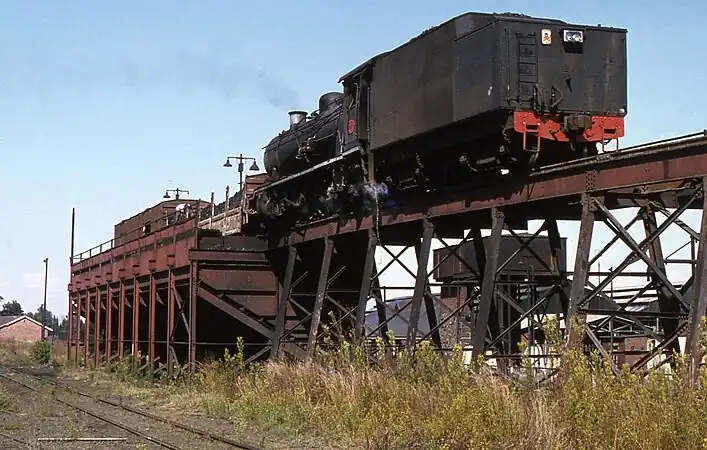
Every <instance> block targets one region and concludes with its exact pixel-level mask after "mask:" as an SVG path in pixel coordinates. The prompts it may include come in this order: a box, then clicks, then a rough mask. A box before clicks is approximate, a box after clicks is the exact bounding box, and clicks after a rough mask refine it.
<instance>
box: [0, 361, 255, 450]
mask: <svg viewBox="0 0 707 450" xmlns="http://www.w3.org/2000/svg"><path fill="white" fill-rule="evenodd" d="M3 368H4V369H6V370H9V371H11V372H14V373H16V374H22V375H24V376H26V377H28V378H31V379H33V380H36V381H37V382H39V383H40V384H47V385H50V386H53V387H58V388H60V389H64V390H65V391H67V392H71V393H73V394H76V395H80V396H82V397H85V398H88V399H91V400H93V401H94V402H98V403H102V404H105V405H110V406H113V407H115V408H119V409H122V410H124V411H128V412H131V413H133V414H137V415H139V416H142V417H145V418H147V419H152V420H156V421H158V422H162V423H165V424H168V425H172V426H174V427H176V428H179V429H182V430H184V431H189V432H191V433H194V434H198V435H200V436H202V437H205V438H208V439H211V440H215V441H219V442H221V443H224V444H227V445H230V446H232V447H234V448H239V449H243V450H260V449H259V448H258V447H254V446H251V445H249V444H246V443H243V442H238V441H235V440H233V439H230V438H227V437H225V436H220V435H217V434H212V433H210V432H208V431H206V430H202V429H200V428H197V427H192V426H191V425H187V424H183V423H179V422H177V421H175V420H171V419H168V418H166V417H161V416H158V415H156V414H152V413H149V412H147V411H142V410H140V409H137V408H134V407H132V406H128V405H123V404H122V403H118V402H115V401H112V400H108V399H102V398H98V397H94V396H93V395H91V394H87V393H85V392H82V391H80V390H78V389H74V388H72V387H70V386H67V385H65V384H63V383H57V382H55V381H51V380H44V379H41V378H39V377H36V376H32V375H29V374H26V373H23V372H18V371H16V370H14V369H11V368H9V367H3ZM0 376H3V374H2V373H0ZM13 381H16V380H14V379H13Z"/></svg>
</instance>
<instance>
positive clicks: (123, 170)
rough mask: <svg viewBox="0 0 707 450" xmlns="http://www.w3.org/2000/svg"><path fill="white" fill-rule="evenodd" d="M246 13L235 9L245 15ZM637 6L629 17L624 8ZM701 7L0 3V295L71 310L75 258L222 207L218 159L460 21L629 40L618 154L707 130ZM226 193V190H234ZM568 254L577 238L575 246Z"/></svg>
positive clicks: (253, 148)
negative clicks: (504, 22)
mask: <svg viewBox="0 0 707 450" xmlns="http://www.w3.org/2000/svg"><path fill="white" fill-rule="evenodd" d="M246 4H247V5H248V6H247V7H246V6H241V5H246ZM638 4H642V5H643V6H642V7H641V8H636V5H638ZM706 9H707V7H706V6H702V4H701V3H698V2H682V4H681V5H678V4H677V2H670V3H666V2H659V1H645V2H630V1H625V2H616V1H593V2H509V1H476V2H469V1H456V0H445V1H439V2H429V1H385V2H382V1H380V0H379V1H359V2H332V1H306V2H291V1H283V2H276V1H269V2H266V1H262V2H237V1H215V0H214V1H209V0H201V1H186V0H185V1H180V2H174V1H170V2H168V1H151V2H136V1H123V2H112V3H109V2H77V1H63V2H57V1H40V0H35V1H32V2H19V1H16V2H11V1H7V0H6V1H3V2H0V67H1V68H2V70H1V71H0V189H2V192H3V194H4V196H5V200H4V201H3V207H2V208H1V209H0V232H1V233H2V235H3V236H4V237H3V239H2V240H0V295H2V296H3V297H5V299H17V300H19V301H20V302H21V303H22V304H23V305H24V306H25V309H28V310H34V309H35V308H36V307H37V305H39V304H40V302H41V296H42V291H41V287H42V277H43V263H42V260H43V259H44V258H45V257H49V259H50V279H49V301H48V302H49V308H50V309H51V310H54V311H55V312H57V313H61V314H64V313H65V312H66V283H67V282H68V271H69V269H68V256H69V255H68V253H69V226H70V213H71V208H72V207H76V211H77V212H76V226H77V237H76V248H77V250H80V249H85V248H88V247H91V246H93V245H95V244H98V243H100V242H102V241H104V240H107V239H109V238H110V237H111V234H112V226H113V225H114V224H115V223H116V222H118V221H120V220H122V219H123V218H125V217H128V216H130V215H132V214H134V213H136V212H138V211H140V210H142V209H143V208H145V207H148V206H150V205H151V204H154V203H156V202H159V201H160V199H161V196H162V194H163V193H164V190H165V189H166V188H176V187H179V188H182V189H188V190H190V192H191V197H202V198H205V199H207V198H208V197H209V195H210V193H211V192H212V191H215V192H216V198H217V199H222V198H223V191H224V188H225V186H226V185H227V184H230V185H231V186H232V187H235V186H236V184H237V172H236V171H235V169H230V170H229V169H225V168H223V167H221V165H222V163H223V160H224V158H225V156H227V155H229V154H230V155H233V154H237V153H239V152H242V153H244V154H247V155H250V156H254V157H257V158H260V156H261V147H262V146H263V145H264V144H265V143H266V142H267V141H268V140H269V139H270V138H271V137H272V136H273V135H274V134H276V133H278V132H279V131H280V130H281V129H282V128H283V127H285V126H286V124H287V120H288V119H287V114H286V112H287V111H288V110H291V109H313V108H315V107H316V102H317V98H318V96H319V95H320V94H321V93H323V92H326V91H330V90H338V89H339V85H338V84H337V79H338V78H339V76H340V75H341V74H343V73H345V72H347V71H348V70H350V69H351V68H353V67H355V66H357V65H358V64H359V63H360V62H362V61H363V60H365V59H367V58H368V57H370V56H372V55H374V54H376V53H379V52H382V51H385V50H388V49H391V48H393V47H395V46H397V45H399V44H401V43H403V42H405V41H407V40H408V39H410V38H411V37H413V36H415V35H417V34H418V33H420V32H421V31H423V30H424V29H426V28H428V27H430V26H434V25H436V24H438V23H441V22H443V21H445V20H447V19H448V18H450V17H452V16H454V15H457V14H459V13H462V12H465V11H470V10H476V11H483V12H492V11H497V12H503V11H514V12H523V13H526V14H530V15H536V16H547V17H553V18H559V19H563V20H567V21H573V22H579V23H586V24H597V23H601V24H602V25H611V26H620V27H625V28H628V29H629V35H628V48H629V77H630V81H629V89H630V94H629V115H628V120H627V129H628V136H627V138H626V139H625V141H624V143H625V145H629V144H635V143H640V142H645V141H649V140H654V139H658V138H662V137H667V136H673V135H677V134H683V133H688V132H692V131H696V130H701V129H703V128H705V127H707V118H706V117H705V114H704V112H703V109H702V108H703V107H704V105H705V104H707V101H706V100H707V91H706V90H705V81H706V78H707V76H706V75H705V69H706V67H705V63H704V57H703V56H702V55H703V54H704V43H703V36H704V31H703V28H704V24H703V23H701V22H702V20H703V17H704V15H705V12H706V11H705V10H706ZM232 192H233V189H232ZM571 242H572V241H571Z"/></svg>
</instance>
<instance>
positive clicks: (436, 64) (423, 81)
mask: <svg viewBox="0 0 707 450" xmlns="http://www.w3.org/2000/svg"><path fill="white" fill-rule="evenodd" d="M339 82H340V83H341V84H342V86H343V92H341V93H337V92H332V93H327V94H324V95H323V96H321V98H320V99H319V108H318V109H317V110H315V111H313V112H312V113H309V114H308V113H306V112H304V111H293V112H291V113H290V126H289V129H287V130H284V131H283V132H281V133H280V134H279V135H278V136H276V137H275V138H273V139H272V140H271V141H270V143H269V144H268V145H267V146H266V147H265V150H264V155H263V159H264V166H265V168H266V170H267V173H268V177H269V179H268V181H267V182H266V183H265V184H264V185H262V186H261V187H259V188H257V189H256V190H255V191H254V197H253V199H252V203H251V205H250V209H251V210H255V211H257V215H258V216H260V217H261V218H262V219H263V221H264V222H265V223H273V222H278V223H280V224H283V223H287V224H292V223H296V222H302V221H311V220H315V219H317V218H323V217H329V216H332V215H336V214H339V215H342V214H345V215H346V214H357V213H360V212H362V211H366V210H368V211H370V209H371V208H372V207H377V208H380V207H385V206H386V205H387V204H389V203H391V202H398V203H400V202H402V201H404V199H406V198H409V197H410V196H411V195H413V196H417V195H421V194H424V193H426V192H429V191H435V190H438V189H440V188H446V187H449V186H452V185H458V184H460V183H471V185H472V186H473V183H474V182H479V183H481V182H484V180H485V179H486V178H488V177H498V176H503V175H504V174H506V173H511V174H513V175H512V176H519V175H520V176H522V174H525V173H528V172H529V171H532V170H533V169H536V168H539V167H542V166H546V165H548V164H553V163H558V162H563V161H568V160H572V159H576V158H581V157H584V156H588V155H593V154H596V153H597V152H598V150H599V149H600V148H603V147H604V146H605V145H606V144H607V143H609V142H610V141H612V140H618V139H619V138H621V137H622V136H623V135H624V117H625V116H626V114H627V70H626V30H624V29H619V28H610V27H602V26H588V25H577V24H569V23H566V22H563V21H560V20H555V19H545V18H533V17H528V16H524V15H518V14H487V13H466V14H462V15H460V16H457V17H455V18H452V19H451V20H449V21H447V22H445V23H443V24H441V25H439V26H437V27H434V28H431V29H429V30H427V31H425V32H423V33H422V34H421V35H419V36H417V37H416V38H414V39H412V40H410V41H409V42H407V43H405V44H403V45H401V46H399V47H398V48H395V49H393V50H391V51H388V52H385V53H381V54H379V55H377V56H375V57H373V58H371V59H370V60H368V61H366V62H364V63H363V64H361V65H360V66H358V67H356V68H355V69H353V70H352V71H350V72H348V73H347V74H345V75H344V76H342V77H341V78H340V80H339Z"/></svg>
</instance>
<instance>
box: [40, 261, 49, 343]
mask: <svg viewBox="0 0 707 450" xmlns="http://www.w3.org/2000/svg"><path fill="white" fill-rule="evenodd" d="M48 274H49V258H44V304H43V306H42V340H43V341H44V340H46V332H47V275H48Z"/></svg>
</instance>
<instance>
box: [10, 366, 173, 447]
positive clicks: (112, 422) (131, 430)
mask: <svg viewBox="0 0 707 450" xmlns="http://www.w3.org/2000/svg"><path fill="white" fill-rule="evenodd" d="M4 368H5V369H6V370H10V371H11V372H14V371H13V370H12V369H9V368H7V367H4ZM15 373H17V372H15ZM0 378H3V379H5V380H8V381H12V382H13V383H16V384H18V385H20V386H22V387H24V388H25V389H29V390H30V391H32V392H36V393H38V394H44V395H46V393H45V392H42V391H41V390H40V389H38V388H36V387H34V386H30V385H29V384H27V383H24V382H22V381H20V380H16V379H14V378H12V377H11V376H9V375H7V374H4V373H2V372H0ZM54 400H55V401H56V402H57V403H60V404H62V405H64V406H68V407H69V408H72V409H75V410H77V411H81V412H82V413H84V414H87V415H89V416H91V417H93V418H95V419H98V420H100V421H103V422H106V423H107V424H110V425H113V426H114V427H117V428H120V429H121V430H124V431H127V432H128V433H130V434H132V435H134V436H137V437H139V438H142V439H145V440H147V441H150V442H152V443H154V444H157V445H159V446H161V447H164V448H168V449H170V450H183V449H182V448H181V447H177V446H175V445H172V444H170V443H169V442H165V441H162V440H160V439H157V438H154V437H152V436H150V435H147V434H145V433H143V432H141V431H139V430H136V429H134V428H132V427H129V426H127V425H123V424H122V423H120V422H116V421H115V420H113V419H109V418H108V417H105V416H102V415H101V414H97V413H94V412H92V411H89V410H88V409H86V408H83V407H81V406H78V405H74V404H72V403H69V402H67V401H65V400H62V399H60V398H56V397H54Z"/></svg>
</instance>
